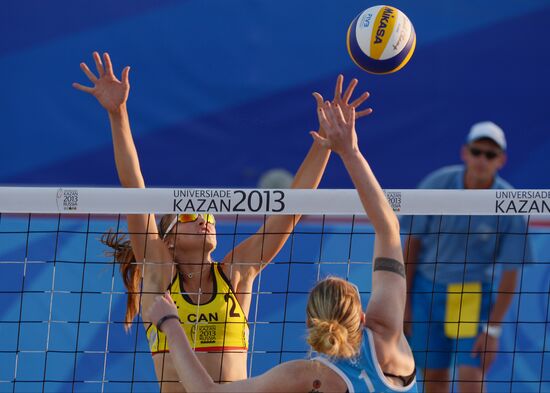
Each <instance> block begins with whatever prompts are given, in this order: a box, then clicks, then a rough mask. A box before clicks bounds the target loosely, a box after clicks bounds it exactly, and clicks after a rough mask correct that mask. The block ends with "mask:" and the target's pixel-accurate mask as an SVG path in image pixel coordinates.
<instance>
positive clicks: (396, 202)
mask: <svg viewBox="0 0 550 393" xmlns="http://www.w3.org/2000/svg"><path fill="white" fill-rule="evenodd" d="M384 194H386V199H387V200H388V202H389V203H390V206H391V208H392V209H393V211H394V212H399V211H401V201H402V199H401V193H400V192H395V191H392V192H385V193H384Z"/></svg>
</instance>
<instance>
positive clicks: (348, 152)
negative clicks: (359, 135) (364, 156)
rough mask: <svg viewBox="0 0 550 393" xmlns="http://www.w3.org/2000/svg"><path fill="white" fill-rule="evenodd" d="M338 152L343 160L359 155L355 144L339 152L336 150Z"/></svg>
mask: <svg viewBox="0 0 550 393" xmlns="http://www.w3.org/2000/svg"><path fill="white" fill-rule="evenodd" d="M338 154H340V157H341V158H342V160H344V161H346V160H350V159H354V158H358V157H360V156H361V152H360V151H359V148H358V147H357V146H355V147H350V148H348V149H345V150H342V151H341V152H338Z"/></svg>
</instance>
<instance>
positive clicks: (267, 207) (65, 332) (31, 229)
mask: <svg viewBox="0 0 550 393" xmlns="http://www.w3.org/2000/svg"><path fill="white" fill-rule="evenodd" d="M385 192H386V196H387V198H388V200H389V202H390V204H391V206H392V208H393V209H394V211H395V212H396V214H398V215H400V216H401V233H402V239H403V246H404V248H405V249H406V250H407V249H408V247H409V244H410V239H411V238H422V239H425V241H429V242H432V243H434V244H436V245H437V247H436V252H435V253H434V254H433V255H432V256H430V258H428V261H427V263H426V264H427V265H431V266H432V268H433V269H432V270H429V269H428V270H425V271H433V275H434V276H433V277H436V276H438V275H442V276H443V277H442V279H443V281H445V280H447V281H448V282H449V283H454V284H460V291H458V292H457V293H459V297H458V301H457V304H458V314H457V315H456V316H452V315H451V317H449V316H448V315H447V316H443V317H441V316H440V315H439V314H440V313H438V312H436V311H435V310H433V311H430V313H429V315H426V318H425V320H422V321H412V322H413V326H412V327H413V333H412V335H413V336H414V335H415V324H416V326H421V325H422V326H427V327H428V330H429V327H430V326H431V325H432V324H436V323H441V322H445V323H446V326H447V327H448V329H450V330H452V331H454V332H455V333H454V334H457V335H458V334H461V333H460V332H461V331H466V330H468V328H469V326H470V325H471V324H473V323H474V322H476V323H477V322H481V323H483V318H481V320H480V321H470V320H464V318H461V315H462V314H463V311H462V310H461V307H462V306H463V305H464V304H465V303H464V301H463V299H465V298H466V297H468V296H470V295H472V294H475V293H478V292H483V293H488V294H489V297H490V298H493V299H495V298H496V297H497V296H498V295H499V282H500V278H501V277H502V272H503V271H506V270H510V269H511V268H513V269H515V270H517V272H518V277H519V279H518V282H517V285H516V287H515V289H514V291H513V295H514V296H513V302H512V305H511V307H510V308H509V310H508V312H507V314H506V318H505V320H504V321H503V322H502V326H503V334H502V337H501V339H500V347H499V349H498V351H497V352H498V353H497V356H496V360H495V362H494V364H493V365H492V366H491V368H490V369H489V370H487V372H486V374H485V380H486V381H487V385H486V389H487V391H518V392H519V391H521V392H525V391H533V392H542V391H550V326H549V319H550V318H549V313H550V304H549V299H550V268H549V266H548V265H549V264H550V262H549V261H550V233H549V232H548V230H547V227H548V223H549V222H550V220H549V219H548V218H549V217H550V191H545V190H479V191H464V190H387V191H385ZM195 212H204V213H213V214H215V216H216V220H217V224H216V232H217V238H218V242H217V243H218V246H217V248H216V250H215V251H214V254H213V258H214V260H221V259H222V258H223V257H224V256H225V255H226V254H227V253H228V252H229V251H230V250H231V249H232V248H233V247H234V246H235V245H236V244H238V243H240V242H241V241H242V240H244V239H246V238H247V237H249V236H251V235H253V234H255V233H256V231H258V229H259V228H260V227H261V226H262V224H263V223H264V222H265V220H266V218H267V217H269V216H270V215H279V214H286V215H303V217H302V219H301V220H300V222H299V223H298V224H297V226H296V227H295V229H294V230H293V231H292V233H291V234H290V237H289V239H288V241H287V242H286V244H285V246H284V247H283V249H282V250H281V251H280V252H279V253H278V255H277V257H276V258H275V259H274V261H272V262H271V263H270V264H269V265H268V266H267V267H266V268H265V269H264V270H262V271H261V273H260V274H259V276H258V277H257V278H256V280H255V283H254V287H253V292H252V304H251V307H250V313H249V315H248V323H249V348H248V354H247V356H248V365H247V370H248V375H249V376H254V375H258V374H260V373H262V372H264V371H266V370H267V369H269V368H271V367H273V366H275V365H276V364H279V363H281V362H284V361H288V360H291V359H298V358H304V357H306V356H308V353H309V348H308V346H307V344H306V342H305V337H306V327H305V306H306V301H307V296H308V292H309V290H310V289H311V288H312V287H313V286H314V285H315V283H316V282H317V281H318V280H319V279H321V278H323V277H326V276H327V275H335V276H339V277H343V278H345V279H348V280H350V281H352V282H353V283H355V284H356V285H357V286H358V287H359V290H360V293H361V297H362V301H363V304H364V305H365V304H366V302H367V301H368V298H369V294H370V288H371V269H372V253H373V241H374V232H373V229H372V227H371V225H370V224H369V221H368V218H367V217H366V216H365V214H364V211H363V208H362V206H361V204H360V201H359V198H358V196H357V193H356V191H355V190H264V189H257V190H256V189H184V188H174V189H139V190H138V189H120V188H114V189H108V188H25V187H10V188H6V187H4V188H2V187H0V392H19V391H33V392H35V391H47V392H65V391H85V392H89V391H93V392H104V391H127V392H142V391H147V392H155V391H158V390H159V385H158V381H157V377H156V375H155V372H154V368H153V361H152V357H151V352H150V349H149V345H148V341H147V338H146V335H145V329H144V326H143V324H142V323H141V322H140V319H136V321H135V322H134V324H133V325H132V328H131V329H130V331H129V332H126V331H125V330H124V315H125V308H126V298H127V293H126V290H125V288H124V285H123V283H122V280H121V277H120V273H119V271H118V264H117V263H116V262H115V261H114V258H113V257H112V256H108V255H106V253H105V252H106V251H108V249H107V248H106V246H104V245H103V244H102V243H101V242H100V238H101V237H102V235H103V234H105V233H107V232H109V231H114V232H118V233H128V229H127V223H126V218H125V215H126V214H150V213H154V214H156V215H157V218H159V217H160V216H161V215H163V214H182V213H195ZM427 217H429V219H428V218H427ZM457 217H459V218H457ZM487 217H490V220H491V221H490V223H489V224H487V222H488V221H487V220H486V219H482V218H487ZM510 217H520V218H521V220H522V222H523V223H524V225H520V226H515V227H510V226H508V225H507V224H505V223H506V220H508V219H509V218H510ZM457 220H461V222H462V226H460V225H459V226H457V225H455V224H456V221H457ZM464 222H465V223H466V224H464ZM464 228H466V229H464ZM260 236H261V234H260ZM426 239H427V240H426ZM448 242H450V244H454V245H455V246H457V247H462V249H463V254H462V255H461V256H460V257H456V258H455V259H452V258H451V257H447V256H446V255H447V254H445V251H446V250H445V249H443V248H442V247H443V245H444V244H447V243H448ZM487 242H489V243H490V244H492V245H493V247H494V249H495V252H494V253H491V255H490V256H489V257H487V258H482V257H480V256H479V254H478V253H476V250H478V249H479V247H481V244H482V243H487ZM502 243H505V244H514V245H516V244H522V245H523V248H522V249H521V251H520V252H519V253H518V252H516V253H514V255H520V257H518V258H516V257H513V258H512V257H511V256H510V255H506V254H501V253H498V252H497V251H496V250H497V248H498V247H500V245H501V244H502ZM474 255H475V257H474ZM444 265H445V266H449V265H456V266H457V267H459V269H463V271H462V274H459V275H455V276H454V277H453V278H454V280H453V279H451V278H450V277H445V274H447V275H448V274H449V273H448V270H446V268H442V266H444ZM474 265H475V266H477V267H479V266H480V265H482V266H486V267H488V271H489V272H490V277H489V280H488V285H487V286H483V287H479V288H478V289H471V288H470V287H467V285H466V283H465V282H464V281H465V277H467V276H468V270H469V269H470V267H471V266H474ZM416 274H419V273H416ZM456 277H458V279H457V278H456ZM457 280H458V282H456V281H457ZM428 289H429V290H426V289H425V288H424V289H423V290H419V293H420V294H419V295H418V296H421V297H422V296H423V298H422V300H421V302H423V303H429V304H430V305H431V306H430V307H432V308H435V307H436V304H437V302H435V300H434V299H436V297H437V296H439V294H440V293H441V292H442V291H440V290H439V287H437V286H435V285H433V286H431V287H429V288H428ZM442 318H446V319H445V320H444V321H443V320H441V319H442ZM448 318H451V319H448ZM452 318H455V319H452ZM485 320H487V319H486V318H485ZM476 326H477V325H476ZM428 338H429V337H428ZM453 350H454V351H455V352H458V353H460V351H461V349H460V348H454V349H453ZM430 351H431V349H430V346H429V345H428V344H426V347H425V348H424V349H420V350H419V352H417V353H416V354H415V355H416V356H417V357H419V356H420V358H422V357H424V358H428V357H429V356H430ZM455 360H456V359H454V360H453V361H455ZM450 378H451V380H452V381H453V382H455V381H457V380H458V375H457V374H456V373H454V372H451V374H450ZM418 379H419V381H420V382H422V375H421V374H420V373H419V375H418Z"/></svg>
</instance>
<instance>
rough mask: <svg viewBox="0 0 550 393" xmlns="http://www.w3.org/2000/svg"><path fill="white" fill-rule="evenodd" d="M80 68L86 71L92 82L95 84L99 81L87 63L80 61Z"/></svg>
mask: <svg viewBox="0 0 550 393" xmlns="http://www.w3.org/2000/svg"><path fill="white" fill-rule="evenodd" d="M80 69H81V70H82V71H84V73H85V74H86V76H87V77H88V79H89V80H90V81H91V82H92V83H94V84H95V83H96V82H97V77H96V76H95V75H94V73H93V72H92V71H90V69H89V68H88V65H87V64H86V63H80Z"/></svg>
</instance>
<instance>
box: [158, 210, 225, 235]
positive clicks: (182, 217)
mask: <svg viewBox="0 0 550 393" xmlns="http://www.w3.org/2000/svg"><path fill="white" fill-rule="evenodd" d="M199 217H201V218H202V219H203V220H204V222H206V223H208V224H210V225H216V219H215V218H214V215H213V214H197V213H192V214H177V215H176V217H174V219H173V220H172V222H171V223H170V225H168V228H166V232H165V235H164V237H166V235H168V234H169V233H170V231H171V230H172V229H173V228H174V227H175V226H176V224H177V223H178V222H181V223H182V224H185V223H186V222H195V221H197V220H198V219H199Z"/></svg>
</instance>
